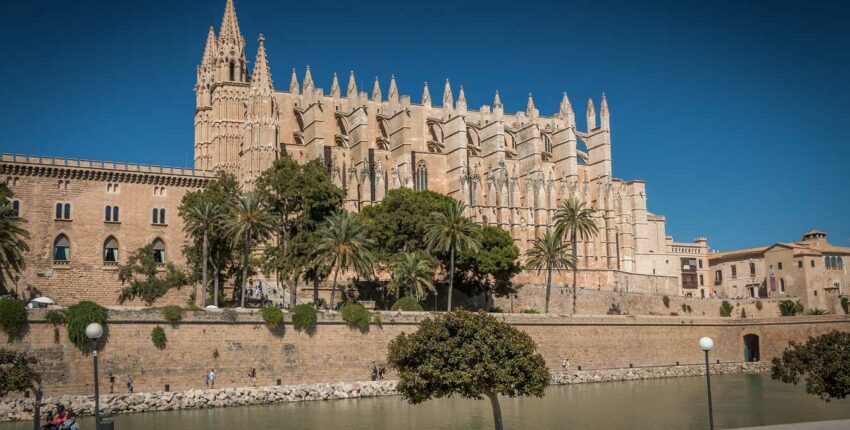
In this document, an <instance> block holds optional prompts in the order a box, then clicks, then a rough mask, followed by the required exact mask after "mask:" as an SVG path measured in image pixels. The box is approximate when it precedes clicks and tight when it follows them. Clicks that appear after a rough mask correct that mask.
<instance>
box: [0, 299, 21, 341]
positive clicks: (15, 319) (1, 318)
mask: <svg viewBox="0 0 850 430" xmlns="http://www.w3.org/2000/svg"><path fill="white" fill-rule="evenodd" d="M26 324H27V309H26V308H25V307H24V304H23V303H21V302H20V301H18V300H16V299H13V298H11V297H9V296H6V297H0V329H2V330H3V332H4V333H6V336H9V341H10V342H11V341H12V339H13V338H14V337H15V336H17V335H18V334H19V333H20V332H21V330H23V328H24V326H25V325H26Z"/></svg>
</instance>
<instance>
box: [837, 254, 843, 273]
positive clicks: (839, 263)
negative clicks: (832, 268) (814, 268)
mask: <svg viewBox="0 0 850 430" xmlns="http://www.w3.org/2000/svg"><path fill="white" fill-rule="evenodd" d="M838 270H844V260H842V259H841V257H838Z"/></svg>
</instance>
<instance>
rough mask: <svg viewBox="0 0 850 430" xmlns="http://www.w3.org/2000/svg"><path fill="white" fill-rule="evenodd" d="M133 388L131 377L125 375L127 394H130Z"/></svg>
mask: <svg viewBox="0 0 850 430" xmlns="http://www.w3.org/2000/svg"><path fill="white" fill-rule="evenodd" d="M134 389H135V387H133V376H131V375H127V392H128V393H130V394H132V393H133V390H134Z"/></svg>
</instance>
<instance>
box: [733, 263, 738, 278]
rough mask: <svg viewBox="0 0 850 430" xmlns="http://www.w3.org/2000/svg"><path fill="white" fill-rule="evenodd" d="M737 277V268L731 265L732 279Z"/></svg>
mask: <svg viewBox="0 0 850 430" xmlns="http://www.w3.org/2000/svg"><path fill="white" fill-rule="evenodd" d="M737 276H738V267H737V266H735V265H734V264H733V265H732V277H733V278H735V277H737Z"/></svg>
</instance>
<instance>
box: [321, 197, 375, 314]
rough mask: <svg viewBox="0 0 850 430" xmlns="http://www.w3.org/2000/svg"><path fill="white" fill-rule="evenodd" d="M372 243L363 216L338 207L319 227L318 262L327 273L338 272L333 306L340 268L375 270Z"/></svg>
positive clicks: (331, 303) (359, 271)
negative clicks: (373, 267)
mask: <svg viewBox="0 0 850 430" xmlns="http://www.w3.org/2000/svg"><path fill="white" fill-rule="evenodd" d="M371 246H372V242H371V240H369V238H368V237H367V236H366V224H364V223H363V221H362V220H361V219H360V217H359V216H357V215H355V214H353V213H351V212H348V211H345V210H338V211H335V212H334V213H332V214H331V215H329V216H328V217H327V218H326V219H325V223H324V225H323V226H322V228H321V229H320V230H319V239H318V242H317V243H316V249H315V252H314V255H315V259H316V264H317V266H319V267H322V268H323V269H324V270H323V272H324V273H329V272H330V271H331V270H333V272H334V280H333V288H332V289H331V302H330V306H331V309H333V308H334V304H335V303H334V300H335V299H336V288H337V279H338V277H339V271H340V270H343V271H347V270H354V271H355V272H357V273H358V274H361V275H364V276H368V275H369V274H370V273H372V266H373V264H374V260H375V258H374V254H372V251H371V249H370V248H371Z"/></svg>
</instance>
